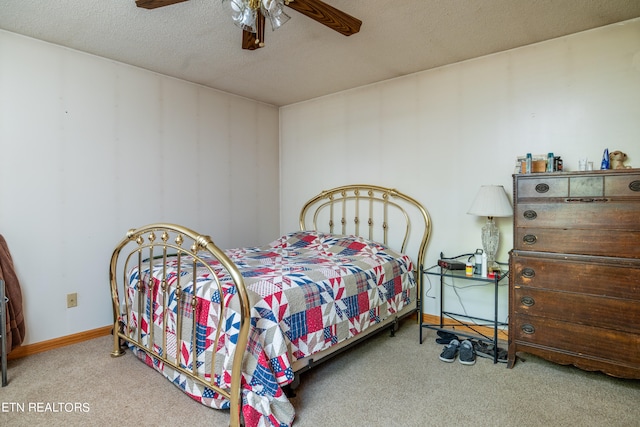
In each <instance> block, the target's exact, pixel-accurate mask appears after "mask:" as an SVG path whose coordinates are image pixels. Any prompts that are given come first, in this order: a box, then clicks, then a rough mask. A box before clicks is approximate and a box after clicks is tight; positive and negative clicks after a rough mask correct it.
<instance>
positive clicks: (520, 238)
mask: <svg viewBox="0 0 640 427" xmlns="http://www.w3.org/2000/svg"><path fill="white" fill-rule="evenodd" d="M513 239H514V242H513V245H514V249H517V250H525V251H527V250H529V251H539V252H552V253H568V254H583V255H603V256H607V255H612V254H615V256H618V257H624V258H640V245H639V244H638V242H640V231H626V230H603V229H579V228H570V229H568V228H534V227H531V228H523V227H517V228H516V229H515V231H514V236H513Z"/></svg>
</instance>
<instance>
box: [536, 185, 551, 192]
mask: <svg viewBox="0 0 640 427" xmlns="http://www.w3.org/2000/svg"><path fill="white" fill-rule="evenodd" d="M536 191H537V192H538V193H546V192H547V191H549V184H544V183H543V184H538V185H536Z"/></svg>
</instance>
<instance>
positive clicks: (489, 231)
mask: <svg viewBox="0 0 640 427" xmlns="http://www.w3.org/2000/svg"><path fill="white" fill-rule="evenodd" d="M498 243H500V230H498V227H497V226H496V223H495V221H494V220H493V217H492V216H490V217H487V223H486V224H485V225H484V226H483V227H482V249H483V250H484V253H486V254H487V272H489V271H494V270H498V271H499V270H500V266H498V264H497V263H496V253H497V252H498Z"/></svg>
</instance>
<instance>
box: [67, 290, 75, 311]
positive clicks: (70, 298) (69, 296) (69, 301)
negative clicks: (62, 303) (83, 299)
mask: <svg viewBox="0 0 640 427" xmlns="http://www.w3.org/2000/svg"><path fill="white" fill-rule="evenodd" d="M77 306H78V294H76V293H73V294H67V308H71V307H77Z"/></svg>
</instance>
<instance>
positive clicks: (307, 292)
mask: <svg viewBox="0 0 640 427" xmlns="http://www.w3.org/2000/svg"><path fill="white" fill-rule="evenodd" d="M226 253H227V255H228V256H229V257H230V258H231V260H232V261H233V262H234V263H235V264H236V265H237V266H238V268H239V270H240V272H241V274H242V276H243V278H244V280H245V285H246V287H247V291H248V293H249V297H250V300H251V307H252V308H251V328H250V333H249V343H248V346H247V349H246V353H245V356H244V369H243V379H242V394H243V405H242V407H243V409H242V410H243V417H244V420H245V424H246V425H247V426H290V425H291V424H292V423H293V419H294V416H295V412H294V409H293V406H292V405H291V403H290V402H289V401H288V400H287V398H286V396H285V395H284V392H283V391H282V386H284V385H287V384H289V383H290V382H291V381H293V379H294V373H293V370H292V368H291V366H292V363H293V362H294V361H295V360H297V359H300V358H304V357H307V356H310V355H312V354H314V353H316V352H318V351H321V350H324V349H326V348H328V347H330V346H332V345H335V344H337V343H340V342H342V341H344V340H347V339H349V338H351V337H354V336H356V335H358V334H359V333H361V332H362V331H364V330H365V329H366V328H367V327H368V326H370V325H374V324H376V323H378V322H380V321H382V320H384V319H385V318H386V317H388V316H390V315H393V314H394V313H396V312H398V311H400V310H401V309H402V308H403V307H405V306H406V305H408V304H409V303H410V302H411V295H413V294H412V293H411V289H412V288H414V287H415V279H414V275H413V263H412V261H411V259H410V258H409V257H408V256H406V255H402V254H398V253H395V252H394V251H392V250H390V249H389V248H387V247H385V246H383V245H381V244H378V243H375V242H371V241H367V240H365V239H363V238H360V237H355V236H338V235H330V234H323V233H318V232H313V231H301V232H294V233H291V234H287V235H285V236H282V237H281V238H280V239H278V240H276V241H274V242H272V243H271V244H269V245H266V246H262V247H250V248H239V249H231V250H228V251H226ZM206 262H208V263H209V264H210V265H212V266H213V267H214V271H216V275H217V276H218V278H219V279H220V280H221V283H222V293H220V292H219V290H218V287H217V285H216V284H215V280H214V278H213V277H211V274H210V272H209V270H208V269H205V268H202V269H201V270H202V273H201V274H198V277H196V278H195V279H194V278H193V277H192V274H191V271H192V270H191V265H192V263H193V259H191V258H190V257H185V256H183V257H182V258H181V259H180V263H181V264H182V267H181V268H178V260H177V259H172V260H171V261H170V262H169V263H168V266H167V267H165V268H166V271H167V272H166V274H167V276H168V280H167V281H168V285H169V287H168V291H167V297H166V298H167V304H166V306H167V309H166V313H164V311H165V309H164V305H165V304H164V301H163V298H164V297H163V294H162V292H161V289H160V288H161V287H160V286H159V283H160V281H161V278H162V274H163V267H162V262H161V260H160V261H158V262H155V261H154V263H153V266H151V267H150V266H149V265H148V263H147V264H146V265H144V264H143V268H142V271H138V269H137V267H136V268H134V269H133V270H132V271H130V273H129V275H128V282H129V288H128V291H127V293H128V298H129V308H130V310H131V312H130V315H129V317H128V318H129V322H130V325H129V326H130V328H131V334H132V336H137V334H138V329H139V330H140V331H139V332H140V334H141V336H142V341H143V342H144V343H145V345H147V346H152V347H153V349H154V351H155V352H156V353H157V354H159V355H162V356H164V357H166V358H168V359H169V360H173V361H179V364H180V366H181V367H182V368H184V369H186V370H188V371H189V372H192V371H193V369H194V368H193V364H194V363H195V364H196V371H197V372H198V374H199V376H202V377H204V378H206V379H207V380H211V378H212V377H211V376H212V372H214V374H213V380H214V382H215V383H216V384H218V385H220V386H221V387H223V388H225V389H228V388H230V377H231V366H232V361H233V355H234V352H235V351H236V348H235V342H236V340H237V334H238V328H239V324H240V320H239V310H238V305H237V298H235V294H236V290H235V286H234V285H233V283H232V281H231V278H230V276H228V274H227V273H226V271H224V270H223V269H222V268H221V267H220V266H219V264H218V262H217V261H216V260H214V259H209V258H207V259H206ZM199 271H200V269H199ZM178 272H179V274H180V277H179V278H178ZM140 281H142V283H143V284H144V293H145V295H144V296H145V298H144V301H145V302H144V304H143V306H142V309H140V308H139V305H138V292H140V291H139V290H138V284H139V282H140ZM150 282H153V283H155V284H156V286H153V288H152V289H153V291H152V292H151V295H149V294H150V292H149V286H148V284H149V283H150ZM178 283H179V284H180V287H181V289H182V291H181V293H182V295H181V297H180V298H177V297H176V292H175V290H176V284H178ZM414 293H415V292H414ZM193 295H195V297H196V298H195V301H197V304H195V307H194V306H193V305H192V304H191V301H192V300H193V298H192V296H193ZM220 304H223V305H224V306H225V307H227V309H226V310H225V312H224V320H225V324H226V329H225V330H224V331H222V332H221V333H219V334H216V330H215V325H216V324H217V320H218V318H219V316H220V309H219V305H220ZM179 305H180V307H181V312H182V313H183V314H182V319H180V320H179V319H178V318H177V313H178V309H177V308H178V306H179ZM194 316H195V317H196V319H197V322H196V331H195V337H196V338H195V342H193V339H192V337H193V336H194V334H193V332H194V331H193V330H192V319H193V317H194ZM165 318H166V320H165ZM151 328H153V330H154V334H153V341H154V342H153V343H150V342H149V340H151V334H150V331H151ZM163 329H164V330H166V331H167V339H166V342H163V339H162V331H163ZM178 329H179V330H180V331H181V334H180V335H181V336H180V339H179V340H178V333H177V331H178ZM178 341H179V342H178ZM133 350H134V351H135V352H136V354H137V355H138V357H139V358H140V359H142V360H144V361H145V362H146V363H147V364H148V365H149V366H152V367H154V368H155V369H157V370H158V371H160V372H162V373H163V374H164V375H165V376H166V377H167V378H168V379H169V380H170V381H172V382H173V383H174V384H175V385H177V386H178V387H180V388H181V389H182V390H183V391H184V392H186V393H187V394H188V395H189V396H191V397H192V398H194V399H196V400H198V401H200V402H201V403H203V404H205V405H208V406H211V407H215V408H220V409H226V408H229V402H228V401H227V400H226V399H224V398H222V397H221V396H219V395H218V394H217V393H215V392H214V391H212V390H211V389H209V388H206V387H204V386H202V385H201V384H200V383H197V382H195V381H193V380H190V379H188V378H187V377H186V376H185V375H183V374H181V373H180V372H177V371H175V370H173V369H172V368H171V367H169V366H165V364H164V363H163V362H162V361H161V360H160V359H158V358H155V357H152V356H148V355H147V354H146V353H145V352H143V351H140V350H136V349H135V348H133ZM214 353H215V354H216V357H215V362H214V366H213V367H212V366H211V365H212V359H213V357H212V356H213V354H214ZM194 358H195V361H194Z"/></svg>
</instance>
